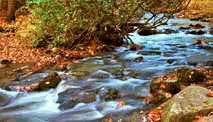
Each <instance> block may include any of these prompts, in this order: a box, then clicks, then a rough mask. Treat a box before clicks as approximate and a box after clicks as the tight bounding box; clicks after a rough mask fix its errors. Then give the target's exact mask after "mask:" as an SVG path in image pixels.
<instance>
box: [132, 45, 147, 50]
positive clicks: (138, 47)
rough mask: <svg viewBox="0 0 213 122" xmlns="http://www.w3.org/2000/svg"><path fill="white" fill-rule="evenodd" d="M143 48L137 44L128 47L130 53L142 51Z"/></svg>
mask: <svg viewBox="0 0 213 122" xmlns="http://www.w3.org/2000/svg"><path fill="white" fill-rule="evenodd" d="M143 48H144V47H143V46H141V45H138V44H132V45H130V46H129V50H131V51H136V50H140V49H143Z"/></svg>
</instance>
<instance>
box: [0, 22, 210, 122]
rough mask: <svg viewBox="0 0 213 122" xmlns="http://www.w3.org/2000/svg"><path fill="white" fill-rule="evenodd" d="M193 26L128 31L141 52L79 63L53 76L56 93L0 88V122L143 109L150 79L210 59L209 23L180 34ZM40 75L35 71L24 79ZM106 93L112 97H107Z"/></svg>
mask: <svg viewBox="0 0 213 122" xmlns="http://www.w3.org/2000/svg"><path fill="white" fill-rule="evenodd" d="M196 23H201V22H196V21H190V20H188V19H176V18H175V19H171V20H170V21H169V22H168V24H167V25H163V26H161V27H159V28H158V30H160V31H163V30H165V29H172V30H174V33H171V34H156V35H150V36H140V35H138V34H137V33H136V32H135V33H131V35H132V36H131V38H132V40H133V41H134V42H135V43H137V44H140V45H144V46H145V48H144V49H142V50H138V51H130V50H128V48H126V47H120V48H117V49H116V51H114V52H110V53H107V54H104V55H101V56H96V57H89V58H85V59H82V60H79V61H77V62H76V63H75V64H73V65H71V66H70V67H69V68H68V69H69V70H67V71H64V72H58V73H59V74H60V76H61V77H62V78H63V80H62V82H61V83H60V84H59V85H58V86H57V88H56V89H50V90H49V91H44V92H34V93H24V92H14V91H6V90H3V89H0V122H76V121H80V122H87V121H92V122H93V121H98V122H99V121H101V119H102V118H103V117H105V116H106V115H111V114H112V115H114V114H115V115H116V114H125V113H129V112H131V111H134V110H137V109H143V108H146V107H147V105H146V104H145V103H144V101H143V100H142V99H141V98H143V97H145V96H147V95H149V84H150V80H151V79H152V77H153V76H158V75H161V74H164V73H166V72H169V71H173V70H174V69H176V68H178V67H183V66H194V64H195V63H197V64H198V65H205V63H206V62H208V61H212V60H213V53H212V52H213V35H211V34H209V33H208V32H207V31H208V29H209V27H211V26H212V25H209V24H208V23H201V24H202V25H205V28H204V29H203V30H204V31H206V34H204V35H191V34H185V32H186V31H187V30H180V29H179V27H181V26H187V25H189V24H196ZM197 39H201V40H204V41H206V42H208V46H207V47H206V48H201V47H197V46H194V45H192V44H193V43H194V42H195V41H196V40H197ZM192 64H193V65H192ZM46 75H47V74H46V73H39V74H35V75H33V76H31V77H30V78H29V79H31V80H32V79H36V78H42V77H45V76H46ZM110 93H112V94H110ZM109 94H110V95H112V96H113V94H115V96H114V97H113V98H112V99H110V98H109ZM107 95H108V96H107Z"/></svg>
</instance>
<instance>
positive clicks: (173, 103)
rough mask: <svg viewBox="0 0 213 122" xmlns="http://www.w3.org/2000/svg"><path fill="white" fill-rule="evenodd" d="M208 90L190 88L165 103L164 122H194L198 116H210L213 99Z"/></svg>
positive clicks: (212, 108) (195, 87)
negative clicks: (208, 94)
mask: <svg viewBox="0 0 213 122" xmlns="http://www.w3.org/2000/svg"><path fill="white" fill-rule="evenodd" d="M207 93H208V89H206V88H203V87H199V86H189V87H187V88H185V89H184V90H183V91H181V92H180V93H178V94H177V95H175V96H174V97H173V98H172V99H170V100H169V101H167V102H166V103H164V104H163V105H162V106H163V114H162V122H192V120H193V119H194V117H195V116H196V115H199V114H202V115H208V114H209V113H210V112H212V111H213V97H208V96H207V95H206V94H207Z"/></svg>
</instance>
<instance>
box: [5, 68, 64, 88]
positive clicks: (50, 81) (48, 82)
mask: <svg viewBox="0 0 213 122" xmlns="http://www.w3.org/2000/svg"><path fill="white" fill-rule="evenodd" d="M23 81H24V80H23ZM60 81H61V78H60V76H59V75H58V73H56V72H50V73H49V74H48V75H47V76H46V77H44V78H42V79H36V80H35V81H33V79H31V82H26V81H24V82H22V81H16V82H15V81H14V82H12V83H11V84H10V85H9V86H8V87H7V88H6V89H7V90H11V91H27V92H35V91H47V90H49V89H52V88H56V87H57V86H58V84H59V83H60Z"/></svg>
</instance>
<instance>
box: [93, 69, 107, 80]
mask: <svg viewBox="0 0 213 122" xmlns="http://www.w3.org/2000/svg"><path fill="white" fill-rule="evenodd" d="M110 76H111V74H110V73H109V72H106V71H103V70H98V71H96V72H94V73H93V74H92V75H91V78H95V79H106V78H110Z"/></svg>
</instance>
